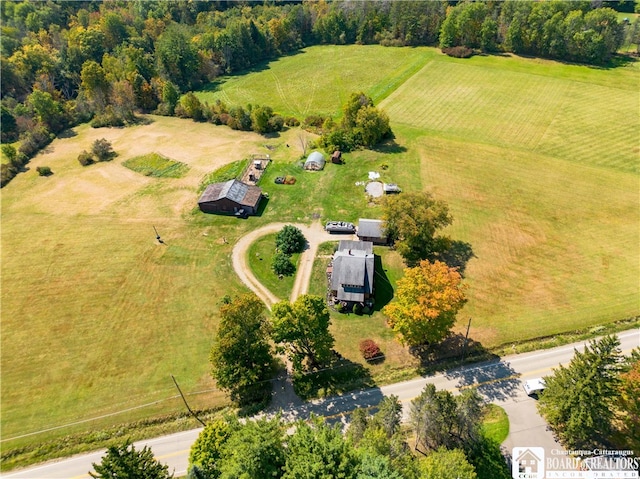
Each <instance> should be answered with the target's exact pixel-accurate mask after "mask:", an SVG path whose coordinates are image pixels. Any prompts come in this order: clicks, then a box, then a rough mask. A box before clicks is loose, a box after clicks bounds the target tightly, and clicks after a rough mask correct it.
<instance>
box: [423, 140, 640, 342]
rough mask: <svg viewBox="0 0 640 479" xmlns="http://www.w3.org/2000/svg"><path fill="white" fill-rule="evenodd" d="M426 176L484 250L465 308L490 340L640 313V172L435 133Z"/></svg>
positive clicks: (474, 264)
mask: <svg viewBox="0 0 640 479" xmlns="http://www.w3.org/2000/svg"><path fill="white" fill-rule="evenodd" d="M420 149H421V150H422V157H423V163H422V172H423V175H424V176H423V178H424V183H425V184H426V185H428V188H429V189H430V190H432V191H435V192H436V194H437V195H438V197H441V198H443V199H445V200H446V201H447V202H448V203H449V204H450V206H451V210H452V214H453V216H454V222H453V225H452V226H451V227H450V228H449V230H448V233H449V234H450V235H451V237H452V238H453V239H458V240H462V241H467V242H469V243H470V244H471V246H472V248H473V251H474V253H475V256H476V257H475V258H474V259H472V260H471V261H470V262H469V264H468V266H467V270H466V271H465V277H466V281H467V282H468V283H469V284H470V288H469V302H468V304H467V305H466V306H465V309H464V313H465V316H467V315H468V316H472V317H473V318H474V328H473V329H474V334H475V338H474V339H480V340H482V341H483V343H484V345H485V346H493V345H495V344H500V343H504V342H508V341H517V340H522V339H526V338H533V337H538V336H546V335H549V334H554V333H556V332H563V331H570V330H575V329H578V328H583V327H585V326H590V325H597V324H600V323H602V322H611V321H615V320H619V319H621V318H625V317H629V316H633V315H635V314H637V298H638V295H640V290H639V286H638V282H637V278H638V277H639V276H640V270H639V265H638V261H637V258H638V256H639V255H640V251H639V245H640V238H639V234H638V228H637V218H638V216H639V214H640V211H639V208H638V204H637V177H635V176H634V175H631V174H628V173H622V172H618V171H614V170H606V169H605V170H602V169H595V168H590V167H584V166H580V165H577V164H575V163H571V162H565V161H558V160H552V159H549V158H546V157H542V156H535V155H527V154H525V153H522V152H514V151H513V150H508V149H502V148H498V147H490V146H484V145H478V144H473V143H468V142H462V141H451V140H444V139H441V138H437V137H431V136H430V137H425V138H424V139H423V140H422V141H421V146H420Z"/></svg>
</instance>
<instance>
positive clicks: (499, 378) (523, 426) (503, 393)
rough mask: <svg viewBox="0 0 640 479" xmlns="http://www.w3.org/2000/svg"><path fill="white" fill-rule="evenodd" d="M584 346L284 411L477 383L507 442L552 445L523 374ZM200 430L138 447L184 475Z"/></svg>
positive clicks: (339, 409) (630, 338)
mask: <svg viewBox="0 0 640 479" xmlns="http://www.w3.org/2000/svg"><path fill="white" fill-rule="evenodd" d="M618 337H619V338H620V341H621V343H622V350H623V352H624V353H625V354H628V353H629V352H630V351H631V349H633V348H635V347H638V346H640V329H634V330H630V331H626V332H623V333H620V334H619V335H618ZM582 347H584V342H580V343H575V344H572V345H568V346H561V347H558V348H554V349H549V350H545V351H536V352H532V353H526V354H519V355H513V356H507V357H504V358H502V359H501V360H499V361H491V362H486V363H481V364H477V365H472V366H465V367H462V368H458V369H453V370H451V371H447V372H445V373H442V374H436V375H433V376H427V377H424V378H417V379H413V380H411V381H404V382H402V383H397V384H391V385H388V386H383V387H380V388H372V389H367V390H364V391H358V392H353V393H349V394H345V395H342V396H336V397H331V398H327V399H325V400H318V401H313V402H310V403H305V404H303V405H301V406H298V407H295V408H293V409H291V410H289V411H285V418H286V419H289V420H295V419H298V418H306V417H308V415H309V414H310V413H315V414H318V415H323V416H328V417H331V418H334V419H335V420H340V421H345V414H346V413H348V412H349V411H351V410H353V409H354V408H355V407H359V406H360V407H366V406H374V405H376V404H377V403H378V402H379V401H380V399H381V398H382V397H383V396H389V395H391V394H394V395H396V396H398V397H399V399H400V401H401V402H402V403H403V405H404V406H408V405H409V403H410V402H411V400H412V399H413V398H415V397H416V396H418V395H419V394H420V392H421V391H422V389H423V388H424V385H425V384H426V383H428V382H431V383H434V384H435V385H436V387H437V388H438V389H447V390H449V391H454V392H455V391H458V390H460V389H461V388H466V387H470V386H477V387H478V391H479V392H480V393H482V394H483V395H484V396H485V398H486V399H487V400H488V401H490V402H495V403H497V404H500V405H501V406H502V407H504V408H505V410H506V411H507V414H508V415H509V419H510V422H511V431H510V435H509V437H508V438H507V440H506V441H505V443H504V444H503V446H504V447H505V448H506V449H507V450H510V449H511V448H512V447H514V446H522V447H525V446H526V447H530V446H538V447H545V448H553V447H557V446H556V443H555V441H554V440H553V437H551V435H550V434H549V433H548V431H546V425H545V424H544V421H542V419H541V418H540V416H539V415H538V414H537V411H536V408H535V401H534V400H533V399H530V398H528V397H527V396H526V395H525V394H524V392H523V390H522V383H521V380H527V379H531V378H534V377H538V376H544V375H547V374H549V373H550V372H551V369H552V368H553V367H556V366H557V365H558V364H566V363H568V362H569V361H570V360H571V358H572V357H573V351H574V348H578V349H581V348H582ZM407 411H408V407H405V408H404V413H405V414H406V413H407ZM199 432H200V429H194V430H192V431H185V432H182V433H177V434H172V435H170V436H164V437H161V438H157V439H152V440H148V441H141V442H139V443H136V447H139V448H142V447H143V446H144V445H149V446H150V447H151V448H152V449H153V451H154V454H155V455H156V457H157V458H158V459H159V460H161V461H162V462H164V463H166V464H168V465H169V468H170V470H172V471H175V474H176V476H181V475H185V474H186V469H187V464H188V455H189V448H190V446H191V444H192V443H193V441H195V439H196V438H197V436H198V434H199ZM102 453H103V451H98V452H96V453H93V454H85V455H81V456H76V457H73V458H70V459H65V460H61V461H57V462H53V463H49V464H45V465H41V466H36V467H33V468H29V469H24V470H21V471H16V472H13V473H8V474H3V475H2V478H6V479H9V478H12V479H13V478H28V479H40V478H43V479H44V478H46V479H54V478H66V479H85V478H89V477H90V476H89V475H88V474H87V471H89V470H91V469H92V466H91V464H92V463H93V462H98V461H99V460H100V457H101V456H102Z"/></svg>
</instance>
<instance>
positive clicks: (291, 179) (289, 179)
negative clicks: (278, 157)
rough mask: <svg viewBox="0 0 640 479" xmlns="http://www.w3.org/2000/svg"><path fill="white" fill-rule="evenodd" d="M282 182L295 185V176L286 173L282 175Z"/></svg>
mask: <svg viewBox="0 0 640 479" xmlns="http://www.w3.org/2000/svg"><path fill="white" fill-rule="evenodd" d="M284 184H285V185H295V184H296V177H295V176H291V175H287V176H285V177H284Z"/></svg>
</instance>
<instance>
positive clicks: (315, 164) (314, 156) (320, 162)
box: [304, 151, 326, 171]
mask: <svg viewBox="0 0 640 479" xmlns="http://www.w3.org/2000/svg"><path fill="white" fill-rule="evenodd" d="M325 161H326V160H325V159H324V155H323V154H322V153H320V152H319V151H314V152H313V153H311V154H310V155H309V156H308V157H307V160H306V161H305V162H304V169H305V170H315V171H318V170H321V169H323V168H324V163H325Z"/></svg>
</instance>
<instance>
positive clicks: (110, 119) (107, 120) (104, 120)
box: [89, 108, 125, 128]
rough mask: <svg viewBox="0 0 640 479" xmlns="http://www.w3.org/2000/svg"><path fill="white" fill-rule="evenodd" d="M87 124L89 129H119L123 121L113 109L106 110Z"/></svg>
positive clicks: (123, 123)
mask: <svg viewBox="0 0 640 479" xmlns="http://www.w3.org/2000/svg"><path fill="white" fill-rule="evenodd" d="M89 124H90V125H91V128H103V127H119V126H124V125H125V121H124V119H123V118H122V117H121V116H119V115H117V114H116V113H115V112H114V111H113V109H111V108H107V109H106V110H105V112H104V113H103V114H101V115H96V116H95V117H94V118H93V120H91V122H90V123H89Z"/></svg>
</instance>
